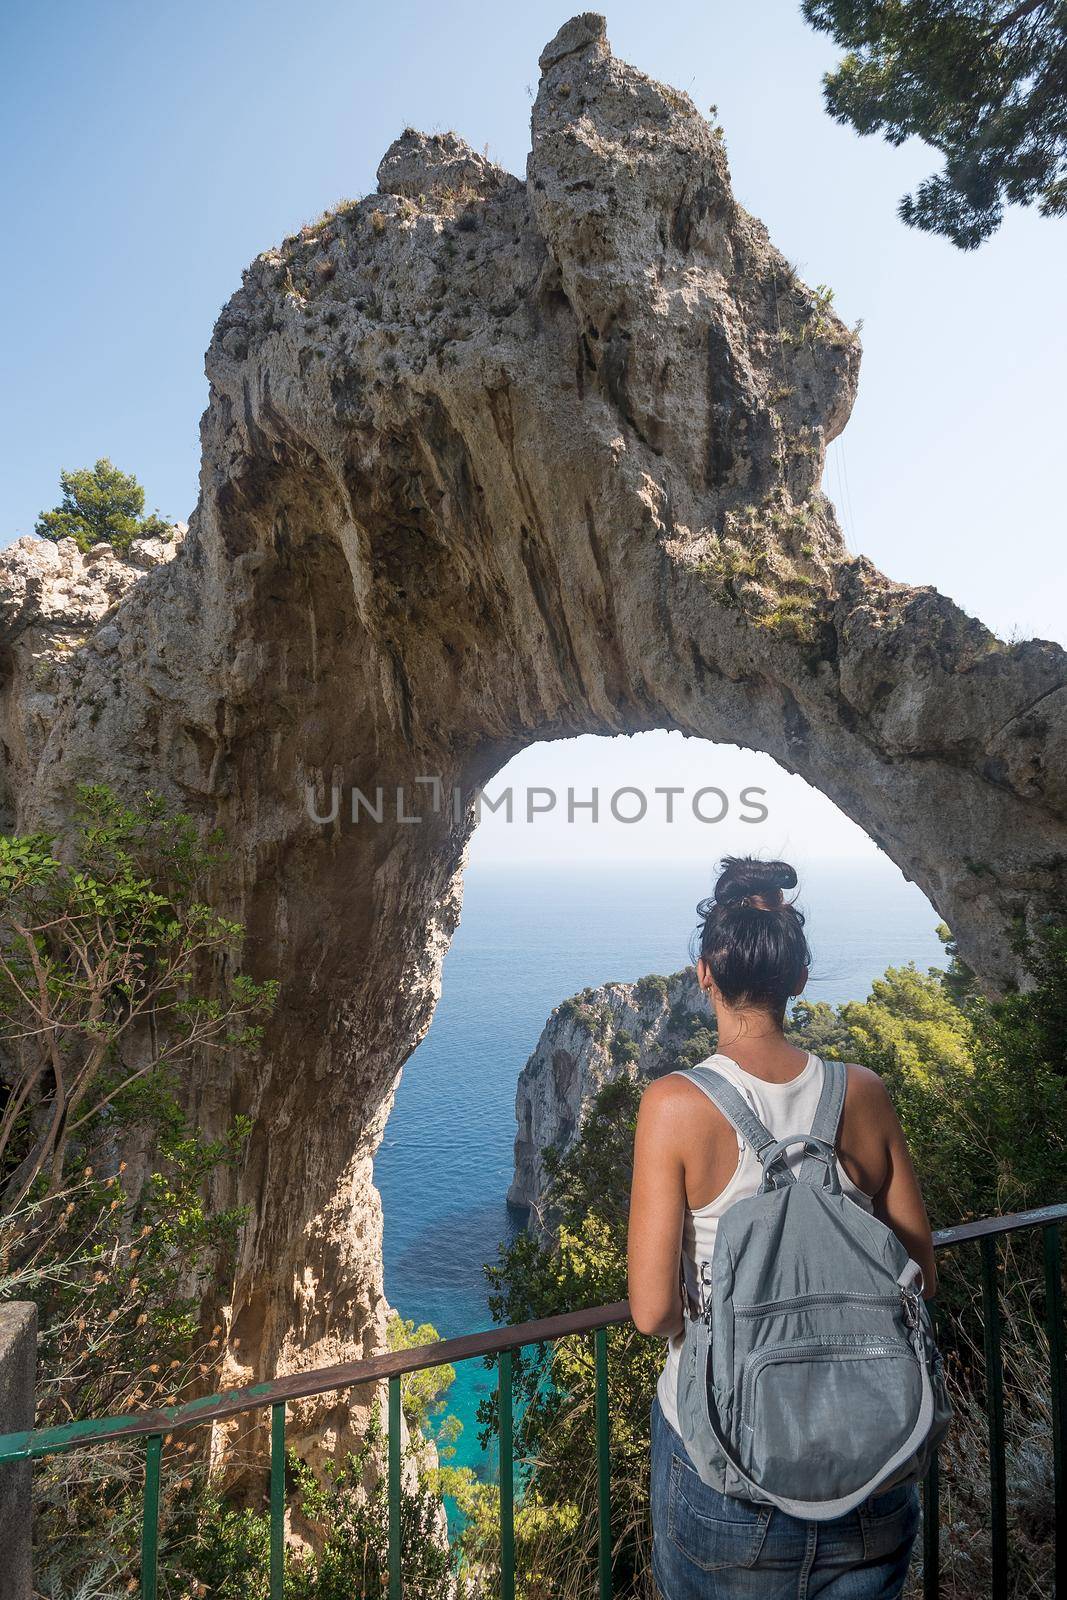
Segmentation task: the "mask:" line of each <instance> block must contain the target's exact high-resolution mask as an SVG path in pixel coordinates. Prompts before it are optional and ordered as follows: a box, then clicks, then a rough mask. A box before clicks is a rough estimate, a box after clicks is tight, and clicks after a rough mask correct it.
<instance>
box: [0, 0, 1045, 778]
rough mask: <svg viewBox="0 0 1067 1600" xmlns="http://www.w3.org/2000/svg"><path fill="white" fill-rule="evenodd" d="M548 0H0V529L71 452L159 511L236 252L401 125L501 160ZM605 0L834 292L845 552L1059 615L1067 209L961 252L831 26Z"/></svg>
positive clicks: (31, 512) (50, 498) (46, 486)
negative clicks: (917, 213)
mask: <svg viewBox="0 0 1067 1600" xmlns="http://www.w3.org/2000/svg"><path fill="white" fill-rule="evenodd" d="M575 9H577V8H575ZM569 14H570V11H569V9H568V7H567V6H566V5H565V4H560V3H556V4H552V5H547V4H544V3H541V0H537V3H532V4H527V5H526V6H524V7H522V8H518V7H508V8H504V7H501V6H499V5H491V4H474V3H465V4H462V3H461V4H456V5H451V6H447V7H443V6H440V5H433V6H431V5H428V4H426V3H425V0H398V3H394V4H392V5H390V6H387V7H383V6H381V5H369V4H341V3H339V0H305V3H303V4H301V5H300V6H299V7H297V6H294V5H292V4H285V5H283V4H280V3H279V0H254V3H253V0H221V3H220V0H216V3H215V4H212V5H208V4H206V3H203V0H184V3H182V4H178V3H177V0H154V3H153V4H151V5H144V4H137V5H135V4H133V3H131V0H93V3H92V4H84V3H82V4H79V3H77V0H50V3H47V4H37V3H34V0H7V4H6V5H5V6H4V7H3V11H2V17H0V61H2V62H3V67H2V69H0V72H2V78H3V82H2V89H3V93H2V95H0V121H2V123H3V125H4V126H3V130H2V132H3V145H4V149H5V151H6V152H7V155H8V159H7V161H6V162H5V172H4V175H3V178H2V180H0V182H2V186H3V196H2V201H3V216H4V220H5V223H6V233H7V246H6V249H5V259H4V287H5V293H4V296H3V319H4V328H3V350H4V354H5V359H6V366H7V371H6V374H5V382H4V384H3V386H2V401H0V404H2V406H3V415H2V417H0V437H2V438H3V441H4V445H5V454H6V459H5V463H4V471H3V473H2V475H0V497H2V498H0V544H4V543H6V542H7V541H8V540H10V539H11V538H14V537H16V536H17V535H18V534H21V533H28V532H30V531H31V529H32V526H33V522H34V519H35V517H36V514H37V512H38V511H39V510H40V509H41V508H42V507H44V506H49V505H52V504H53V503H54V502H55V501H56V499H57V498H58V473H59V469H60V468H61V467H71V466H80V465H83V464H86V463H90V462H92V461H93V460H95V459H96V457H97V456H99V455H110V456H111V457H112V459H113V460H115V461H116V462H117V463H118V464H119V465H120V466H122V467H123V468H125V469H126V470H127V471H132V472H135V473H136V474H137V476H138V477H139V478H140V479H141V481H142V482H143V483H144V485H145V487H146V491H147V496H148V505H149V506H150V507H152V506H156V507H158V508H159V509H160V511H162V512H163V513H164V514H167V515H170V516H173V517H181V518H186V517H187V516H188V514H189V512H190V510H191V509H192V506H193V505H194V503H195V499H196V486H197V471H198V465H199V448H198V436H197V426H198V421H199V416H200V413H201V411H202V409H203V406H204V403H205V400H206V383H205V380H204V376H203V351H204V349H205V347H206V345H207V342H208V339H209V337H210V333H211V327H212V323H213V321H214V319H215V317H216V316H217V314H218V312H219V309H220V307H221V306H222V305H223V304H224V302H225V301H226V299H227V298H228V297H229V295H230V294H231V293H232V291H233V289H234V288H235V287H236V286H237V284H238V283H239V281H240V274H241V270H242V268H243V267H244V266H245V265H246V264H247V263H248V261H250V260H251V259H252V257H253V256H255V255H256V254H257V253H258V252H259V251H261V250H263V249H265V248H267V246H269V245H270V244H272V243H274V242H276V241H278V240H279V239H281V238H282V237H283V236H284V235H285V234H286V233H289V232H291V231H292V230H293V229H294V227H296V226H298V225H299V224H300V223H301V222H303V221H305V220H306V219H309V218H311V217H313V216H315V215H317V214H318V213H319V212H320V211H321V210H322V209H323V208H324V207H326V206H329V205H332V204H333V203H334V202H336V201H337V200H338V199H339V198H341V197H342V196H352V195H358V194H362V193H365V192H367V191H368V190H370V189H372V188H373V187H374V182H375V179H374V173H375V168H376V166H377V163H378V161H379V159H380V157H381V155H382V153H383V152H384V150H385V149H386V147H387V145H388V144H389V142H390V141H391V140H392V139H393V138H394V137H395V135H396V134H397V133H398V132H399V131H400V130H401V129H402V128H403V127H404V126H405V125H407V124H409V123H410V124H414V125H415V126H418V127H421V128H425V129H428V130H434V129H446V128H455V129H456V130H457V131H458V132H460V133H462V134H463V135H464V136H465V137H466V138H467V139H469V141H470V142H471V143H472V144H474V145H475V146H477V147H478V148H482V147H484V146H485V145H488V147H489V153H490V155H491V156H492V157H493V158H494V159H496V160H497V161H500V162H501V163H502V164H503V165H505V166H507V167H509V168H510V169H511V170H513V171H515V172H520V173H521V172H522V171H523V167H524V162H525V155H526V150H527V146H528V135H529V112H530V99H531V95H532V92H533V90H534V89H535V87H536V82H537V56H538V54H539V52H540V50H541V48H542V46H543V45H544V44H545V42H546V41H547V40H548V39H549V38H550V37H551V36H552V34H553V33H554V32H555V31H556V29H557V27H558V26H559V25H560V23H561V22H563V21H564V20H565V19H566V17H567V16H568V15H569ZM607 18H608V33H609V37H610V39H611V42H612V45H613V47H614V49H615V52H616V54H618V55H620V56H622V57H624V58H625V59H627V60H630V61H632V62H634V63H635V64H636V65H637V66H639V67H641V68H642V69H643V70H645V71H647V72H650V73H651V74H653V75H654V76H656V77H659V78H662V79H664V80H666V81H668V82H670V83H672V84H674V85H675V86H677V87H679V88H682V89H685V90H687V91H688V92H689V93H690V94H691V95H692V97H693V99H694V100H695V102H696V104H697V105H698V106H699V107H700V108H701V109H702V110H707V108H708V107H709V106H710V105H711V104H712V103H714V104H715V105H717V107H718V118H719V120H720V121H721V122H722V124H723V126H724V128H725V130H726V143H727V151H728V154H729V157H730V163H731V168H732V172H733V178H734V184H735V189H736V192H737V194H738V196H739V198H740V199H741V200H742V202H743V203H744V204H745V205H746V206H747V207H748V208H749V209H750V210H751V211H754V212H755V213H756V214H757V215H758V216H760V217H762V219H763V220H764V221H765V222H766V224H767V225H768V227H769V229H770V231H771V235H772V237H773V238H774V240H775V242H776V243H777V244H778V245H779V247H780V248H781V249H782V250H783V251H784V252H785V254H786V255H787V256H788V257H789V259H790V260H791V261H793V262H794V263H795V264H796V265H797V267H798V268H799V270H800V273H801V275H802V276H803V277H804V278H805V280H806V281H807V282H808V283H810V284H813V285H814V284H818V283H825V284H829V285H830V286H832V287H833V289H834V290H835V294H836V304H837V306H838V308H839V309H840V311H841V312H842V314H843V315H844V316H845V317H846V318H847V319H848V320H850V321H852V320H855V319H856V318H860V317H862V318H863V324H864V326H863V335H862V337H863V344H864V350H865V354H864V361H863V371H862V377H861V383H860V397H859V401H858V403H857V406H856V410H855V412H854V414H853V419H852V421H851V423H850V425H849V427H848V429H847V430H846V432H845V434H844V436H843V439H842V441H841V442H840V443H839V444H838V445H836V446H835V447H834V448H833V449H832V451H831V457H830V461H829V465H828V472H827V479H826V488H827V490H828V492H829V493H830V494H831V496H832V498H833V499H834V500H835V501H836V503H837V504H838V508H839V512H840V515H841V518H842V521H843V523H844V526H845V531H846V535H847V537H848V540H849V543H850V546H851V548H852V549H853V550H862V551H863V552H864V553H866V554H867V555H869V556H870V557H871V558H872V559H873V560H874V561H876V562H877V563H878V565H879V566H881V567H882V568H883V569H884V570H885V571H886V572H888V573H889V574H890V575H891V576H893V577H896V578H902V579H905V580H908V581H911V582H917V583H932V584H934V585H936V587H937V588H939V589H941V590H942V591H943V592H945V593H947V594H950V595H952V596H953V598H954V599H956V600H958V601H959V602H960V603H961V604H962V605H964V606H965V607H966V608H967V609H968V610H970V611H972V612H975V613H976V614H977V615H979V616H981V617H982V618H983V620H985V621H986V622H987V623H989V624H990V626H992V627H993V628H995V629H996V630H997V631H998V632H999V633H1000V634H1001V635H1002V636H1004V637H1011V636H1013V635H1014V636H1017V637H1026V636H1030V635H1038V636H1042V637H1046V638H1059V639H1061V640H1064V641H1067V624H1065V622H1064V618H1063V608H1064V597H1065V590H1067V586H1065V584H1064V577H1065V565H1067V562H1065V557H1064V550H1065V548H1067V542H1065V539H1064V533H1065V520H1067V519H1065V515H1064V509H1063V505H1064V498H1063V493H1062V488H1061V478H1062V470H1063V468H1062V458H1063V440H1064V435H1065V427H1064V423H1065V407H1064V400H1063V373H1064V370H1065V357H1067V334H1065V331H1064V318H1063V315H1062V303H1063V290H1064V284H1065V282H1067V270H1065V269H1067V226H1065V225H1064V224H1063V223H1062V222H1047V221H1043V220H1041V219H1040V218H1038V217H1036V216H1033V215H1030V214H1026V213H1015V214H1012V215H1010V216H1009V218H1008V220H1007V222H1006V224H1005V226H1004V227H1003V228H1002V230H1001V232H1000V233H999V234H998V235H997V236H996V237H995V238H994V240H993V241H992V242H991V243H990V244H988V245H986V246H985V247H983V249H981V250H980V251H978V252H977V253H973V254H969V255H964V254H962V253H960V252H959V251H957V250H956V249H954V248H953V247H952V246H951V245H949V244H948V243H947V242H944V241H942V240H939V239H933V238H930V237H927V236H924V235H921V234H918V233H916V232H914V231H911V230H909V229H907V228H905V227H904V226H903V225H902V224H901V223H900V222H899V221H898V220H897V217H896V203H897V200H898V198H899V196H900V195H901V194H902V193H903V192H904V191H905V190H906V189H907V188H909V187H910V186H912V185H913V184H914V183H915V182H916V180H918V179H920V178H921V177H923V176H924V175H925V174H926V173H927V172H928V171H929V170H931V168H932V166H933V165H934V158H933V156H932V155H931V153H930V152H928V151H926V150H924V149H923V148H922V147H921V146H918V145H913V146H907V147H905V148H903V149H900V150H892V149H890V148H889V147H888V146H887V145H885V144H884V143H883V142H882V141H880V140H878V139H862V140H861V139H860V138H858V137H857V136H856V135H855V134H854V133H853V132H852V131H851V130H849V129H846V128H842V127H839V126H838V125H836V124H835V123H833V122H832V121H831V120H830V119H829V118H828V117H827V115H826V113H825V111H824V109H823V106H822V97H821V87H820V78H821V74H822V72H823V71H824V70H825V69H826V68H827V67H828V66H829V65H830V64H831V63H832V61H833V60H834V58H835V52H834V49H833V47H832V45H831V44H830V42H829V41H828V40H827V39H825V38H824V37H823V36H821V35H817V34H815V33H813V32H812V31H811V30H810V29H809V28H808V27H807V26H806V25H805V24H804V22H803V21H802V19H801V17H800V13H799V5H798V4H797V3H795V0H749V3H744V0H733V3H730V4H727V3H724V0H703V3H699V4H697V3H690V0H662V3H660V4H659V5H656V6H649V5H648V4H647V0H640V3H632V0H626V3H625V4H616V5H611V6H610V7H609V8H608V10H607ZM663 737H666V736H663ZM665 748H666V747H665ZM749 759H753V758H749Z"/></svg>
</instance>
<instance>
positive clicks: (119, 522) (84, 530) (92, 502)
mask: <svg viewBox="0 0 1067 1600" xmlns="http://www.w3.org/2000/svg"><path fill="white" fill-rule="evenodd" d="M59 483H60V487H61V488H62V490H63V498H62V500H61V501H60V503H59V505H58V506H55V507H53V509H52V510H51V511H42V512H41V515H40V516H39V517H38V518H37V522H36V525H35V527H34V532H35V533H37V534H39V535H40V536H41V538H43V539H51V540H52V541H53V543H55V544H58V543H59V541H60V539H73V540H74V543H75V544H76V545H77V546H78V549H79V550H80V551H81V552H82V554H83V555H84V554H85V552H86V551H88V550H91V549H92V547H93V545H94V544H110V545H112V546H113V547H114V549H116V550H118V551H120V552H122V551H126V550H128V549H129V547H130V545H131V544H132V543H133V541H134V540H135V539H169V538H170V534H171V526H170V523H168V522H166V521H164V519H163V518H162V517H160V516H158V515H157V514H156V513H155V512H153V513H152V515H151V516H149V517H146V516H145V515H144V490H143V489H142V488H141V485H140V484H139V483H138V482H137V479H136V478H135V477H133V476H132V475H131V474H130V473H126V472H120V470H119V468H118V467H116V466H114V465H113V464H112V462H110V461H109V460H108V459H107V457H106V456H102V457H101V458H100V460H99V461H98V462H97V463H96V465H95V466H93V467H81V468H79V469H78V471H76V472H61V473H60V474H59Z"/></svg>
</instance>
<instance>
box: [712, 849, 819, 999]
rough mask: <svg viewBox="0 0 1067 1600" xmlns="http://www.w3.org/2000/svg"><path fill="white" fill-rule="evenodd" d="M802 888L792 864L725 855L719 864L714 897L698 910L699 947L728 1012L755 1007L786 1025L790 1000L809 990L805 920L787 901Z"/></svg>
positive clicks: (808, 956) (752, 857) (809, 962)
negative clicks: (787, 894)
mask: <svg viewBox="0 0 1067 1600" xmlns="http://www.w3.org/2000/svg"><path fill="white" fill-rule="evenodd" d="M796 886H797V875H796V873H795V872H794V870H793V868H792V867H791V866H790V865H789V863H788V862H787V861H758V860H757V859H756V857H755V856H726V857H724V859H723V860H722V861H721V862H720V864H719V881H718V883H716V885H715V894H714V897H713V898H712V899H710V900H702V901H701V902H700V904H699V906H698V907H697V914H698V915H699V917H700V919H701V927H700V931H699V935H698V939H697V943H698V945H699V955H700V958H701V959H702V960H703V961H704V962H705V963H706V964H707V967H708V969H709V971H710V973H711V976H712V978H713V979H714V980H715V986H716V988H717V989H718V991H719V993H720V995H721V996H722V998H723V999H724V1000H725V1001H726V1003H727V1005H733V1006H742V1005H743V1006H755V1007H757V1008H759V1009H761V1010H765V1011H770V1012H771V1013H772V1014H773V1015H774V1016H776V1017H777V1018H778V1019H779V1021H781V1019H782V1018H783V1017H784V1016H785V1009H786V1006H787V1005H788V1004H789V1000H790V997H791V996H792V995H797V994H799V993H800V992H801V990H802V989H803V987H804V984H805V982H806V979H807V969H808V968H809V967H810V965H811V951H810V950H809V949H808V941H807V939H806V938H805V937H804V915H803V913H802V912H801V911H800V910H798V908H797V907H796V906H795V905H794V903H793V901H792V900H787V899H786V898H785V891H786V890H787V889H795V888H796ZM697 953H698V952H697V951H696V950H694V952H693V955H694V959H695V958H696V955H697Z"/></svg>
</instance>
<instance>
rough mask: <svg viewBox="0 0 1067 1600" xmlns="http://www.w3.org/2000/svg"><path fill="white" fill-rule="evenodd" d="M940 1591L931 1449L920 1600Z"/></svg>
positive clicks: (931, 1599) (937, 1473)
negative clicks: (921, 1596)
mask: <svg viewBox="0 0 1067 1600" xmlns="http://www.w3.org/2000/svg"><path fill="white" fill-rule="evenodd" d="M927 1309H928V1310H929V1312H930V1325H931V1328H932V1329H933V1332H934V1336H935V1337H936V1335H937V1310H936V1307H934V1306H932V1305H931V1306H929V1307H928V1308H927ZM940 1595H941V1469H940V1463H939V1461H938V1455H937V1451H936V1450H935V1451H934V1454H933V1457H932V1459H931V1461H930V1466H929V1468H928V1469H927V1473H926V1478H925V1481H924V1482H923V1600H940Z"/></svg>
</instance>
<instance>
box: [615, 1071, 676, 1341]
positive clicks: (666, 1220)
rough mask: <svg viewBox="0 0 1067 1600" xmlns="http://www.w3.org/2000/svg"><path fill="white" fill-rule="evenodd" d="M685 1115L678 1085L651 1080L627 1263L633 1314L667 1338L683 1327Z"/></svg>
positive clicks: (637, 1142)
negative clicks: (680, 1281)
mask: <svg viewBox="0 0 1067 1600" xmlns="http://www.w3.org/2000/svg"><path fill="white" fill-rule="evenodd" d="M683 1118H684V1101H683V1098H682V1095H681V1094H679V1092H678V1087H677V1084H676V1083H670V1082H669V1081H668V1079H667V1078H658V1079H657V1080H656V1081H655V1082H654V1083H650V1084H649V1086H648V1088H647V1089H646V1090H645V1092H644V1094H643V1095H642V1096H641V1105H640V1109H639V1110H638V1113H637V1133H636V1136H635V1138H634V1175H633V1182H632V1184H631V1187H630V1223H629V1238H628V1250H627V1264H628V1269H629V1270H628V1275H629V1283H630V1315H631V1316H632V1317H633V1320H634V1322H635V1324H636V1326H637V1328H638V1329H639V1331H640V1332H641V1333H652V1334H656V1335H658V1336H659V1337H660V1338H663V1339H666V1338H669V1337H670V1335H671V1334H675V1333H679V1332H681V1328H682V1302H681V1292H680V1290H679V1286H678V1262H679V1258H680V1255H681V1248H682V1219H683V1216H684V1212H685V1166H684V1164H683V1161H682V1157H681V1147H682V1136H681V1135H682V1128H681V1124H682V1122H683Z"/></svg>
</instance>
